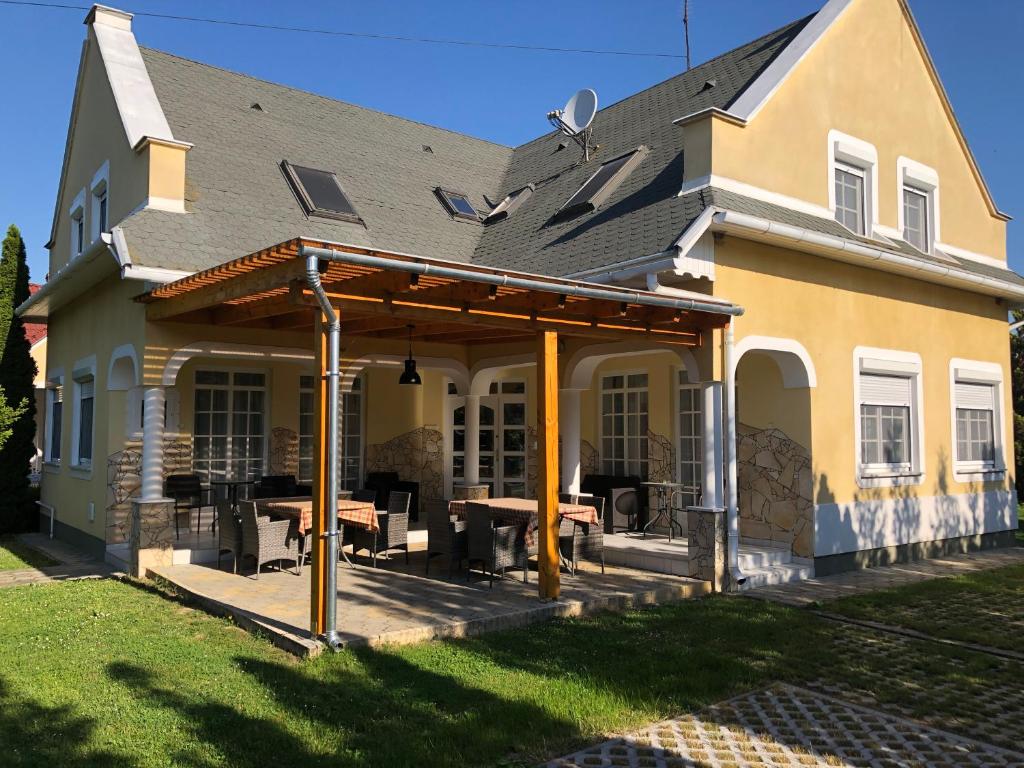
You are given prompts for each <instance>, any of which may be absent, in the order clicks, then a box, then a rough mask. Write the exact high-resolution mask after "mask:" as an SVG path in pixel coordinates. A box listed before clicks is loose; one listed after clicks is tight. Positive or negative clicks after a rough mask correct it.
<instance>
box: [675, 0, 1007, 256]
mask: <svg viewBox="0 0 1024 768" xmlns="http://www.w3.org/2000/svg"><path fill="white" fill-rule="evenodd" d="M709 119H710V118H709ZM831 129H835V130H838V131H841V132H843V133H845V134H849V135H851V136H854V137H856V138H858V139H861V140H863V141H866V142H869V143H871V144H873V145H874V146H875V148H876V149H877V151H878V174H879V180H878V198H879V199H878V204H879V223H880V224H882V225H883V226H888V227H893V228H895V227H896V226H897V212H898V206H899V205H901V201H900V198H899V197H898V194H899V192H898V186H897V166H896V161H897V158H898V157H900V156H901V155H902V156H906V157H908V158H910V159H912V160H915V161H917V162H919V163H923V164H924V165H927V166H930V167H931V168H934V169H935V170H936V171H937V173H938V175H939V188H940V208H941V211H940V217H941V233H940V234H941V238H942V241H943V242H945V243H949V244H951V245H954V246H958V247H960V248H965V249H967V250H970V251H974V252H977V253H981V254H985V255H988V256H992V257H995V258H999V259H1005V258H1006V224H1005V222H1004V221H1001V220H999V219H998V218H996V217H995V216H994V215H993V214H992V212H991V211H990V210H989V208H988V206H987V204H986V202H985V198H984V196H983V193H982V189H981V187H980V186H979V184H978V182H977V180H976V179H975V177H974V175H973V174H972V171H971V168H970V165H969V162H968V159H967V157H966V156H965V154H964V152H963V150H962V148H961V145H960V143H959V141H958V138H957V135H956V133H955V131H954V128H953V124H952V123H951V120H950V116H949V115H948V114H947V112H946V110H945V108H944V105H943V103H942V100H941V98H940V96H939V93H938V91H937V90H936V87H935V84H934V83H933V81H932V79H931V77H930V75H929V72H928V68H927V66H926V63H925V60H924V59H923V58H922V55H921V52H920V50H919V49H918V46H917V43H916V42H915V39H914V36H913V34H912V31H911V28H910V26H909V24H908V23H907V20H906V19H905V18H904V15H903V11H902V10H901V7H900V3H899V2H897V0H856V2H854V3H853V4H852V5H851V6H850V8H849V9H848V10H847V11H846V12H845V13H844V14H843V15H842V16H841V17H840V18H839V19H838V20H837V22H836V23H835V24H834V25H833V27H832V28H831V29H830V30H829V31H828V32H827V33H826V34H825V36H824V37H823V39H822V40H821V41H820V42H819V44H818V45H817V46H816V47H815V48H814V49H813V50H812V51H811V52H810V53H809V54H808V55H807V56H806V57H805V58H804V60H803V61H802V62H801V63H800V64H799V65H798V66H797V67H796V69H795V70H794V71H793V72H792V73H791V74H790V76H789V78H788V79H787V80H786V81H785V82H784V83H783V85H782V87H781V88H780V89H779V90H778V91H777V92H776V93H775V95H774V96H773V97H772V98H771V99H770V100H769V101H768V103H767V104H766V105H765V106H764V107H763V108H762V109H761V111H760V112H759V113H758V114H757V115H755V116H754V118H753V119H752V120H751V121H750V123H749V124H747V125H746V126H737V125H734V124H731V123H728V122H726V121H724V120H721V119H715V120H714V121H713V128H712V132H713V141H712V148H713V156H712V160H711V166H712V172H713V173H714V174H716V175H720V176H725V177H729V178H732V179H737V180H739V181H742V182H745V183H748V184H752V185H754V186H757V187H761V188H764V189H768V190H771V191H773V192H777V193H781V194H784V195H788V196H791V197H795V198H799V199H801V200H805V201H808V202H811V203H815V204H817V205H820V206H828V199H829V186H830V185H831V184H832V181H831V179H830V177H829V168H828V151H827V150H828V133H829V130H831ZM698 133H699V129H698V128H696V127H694V128H687V136H689V135H690V134H694V135H697V134H698ZM694 167H697V165H695V166H694ZM698 170H699V169H698ZM686 172H687V175H688V176H689V175H690V170H689V168H688V169H687V171H686ZM697 175H699V174H697Z"/></svg>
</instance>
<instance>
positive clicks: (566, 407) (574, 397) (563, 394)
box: [558, 389, 580, 493]
mask: <svg viewBox="0 0 1024 768" xmlns="http://www.w3.org/2000/svg"><path fill="white" fill-rule="evenodd" d="M558 399H559V402H558V429H559V431H560V432H561V434H562V491H563V492H564V493H579V492H580V390H578V389H563V390H561V391H560V392H559V398H558Z"/></svg>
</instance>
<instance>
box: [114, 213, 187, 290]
mask: <svg viewBox="0 0 1024 768" xmlns="http://www.w3.org/2000/svg"><path fill="white" fill-rule="evenodd" d="M110 240H111V242H110V250H111V252H112V253H113V254H114V258H116V259H117V263H118V266H120V267H121V279H122V280H146V281H148V282H151V283H159V284H161V285H163V284H164V283H173V282H174V281H175V280H181V279H182V278H183V277H189V276H190V275H192V274H193V273H192V272H187V271H184V270H181V269H166V268H164V267H147V266H145V265H143V264H134V263H133V262H132V255H131V253H130V252H129V250H128V241H127V240H126V239H125V236H124V230H123V229H122V228H121V227H114V228H113V229H112V230H111V232H110Z"/></svg>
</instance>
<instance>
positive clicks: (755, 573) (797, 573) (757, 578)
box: [739, 563, 814, 592]
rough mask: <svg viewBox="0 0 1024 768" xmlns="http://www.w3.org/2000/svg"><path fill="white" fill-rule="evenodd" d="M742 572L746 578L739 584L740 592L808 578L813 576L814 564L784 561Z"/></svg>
mask: <svg viewBox="0 0 1024 768" xmlns="http://www.w3.org/2000/svg"><path fill="white" fill-rule="evenodd" d="M743 574H744V575H745V576H746V577H747V580H746V581H745V582H743V584H742V585H741V586H740V588H739V591H740V592H744V591H746V590H748V589H754V588H755V587H767V586H775V585H777V584H791V583H792V582H794V581H803V580H804V579H809V578H811V577H813V576H814V566H812V565H802V564H798V563H786V564H785V565H771V566H767V567H765V568H759V569H757V570H745V571H744V572H743Z"/></svg>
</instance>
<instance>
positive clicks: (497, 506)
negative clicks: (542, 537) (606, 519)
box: [448, 497, 601, 547]
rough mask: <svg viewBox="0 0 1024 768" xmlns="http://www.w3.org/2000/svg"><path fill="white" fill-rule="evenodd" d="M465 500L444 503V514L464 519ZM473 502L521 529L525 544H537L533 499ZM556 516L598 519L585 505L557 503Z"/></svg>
mask: <svg viewBox="0 0 1024 768" xmlns="http://www.w3.org/2000/svg"><path fill="white" fill-rule="evenodd" d="M466 503H467V502H466V501H463V500H457V501H452V502H450V503H449V504H448V514H450V515H455V516H456V517H458V518H460V519H463V520H464V519H465V518H466ZM473 503H474V504H483V505H485V506H487V507H489V508H490V513H491V519H492V520H496V521H498V522H500V523H503V524H505V525H516V526H519V527H520V528H521V529H522V530H523V538H524V540H525V541H526V545H527V546H528V547H532V546H533V545H534V544H536V543H537V526H538V524H539V521H538V515H539V504H538V502H537V500H536V499H519V498H512V497H506V498H495V499H479V500H474V501H473ZM558 515H559V517H563V518H565V519H567V520H575V521H576V522H579V523H587V524H590V525H597V524H598V523H600V522H601V521H600V519H599V518H598V516H597V510H596V509H595V508H594V507H591V506H587V505H586V504H566V503H560V504H559V505H558Z"/></svg>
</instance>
